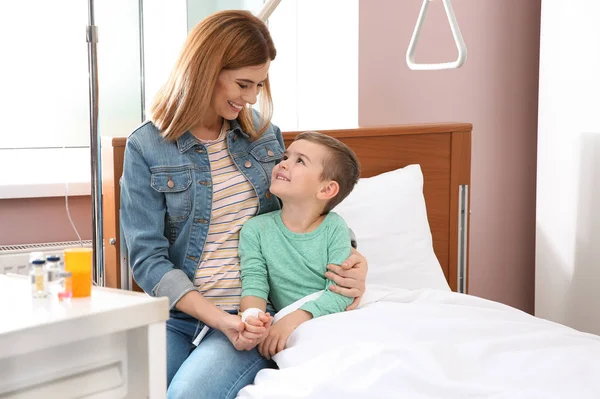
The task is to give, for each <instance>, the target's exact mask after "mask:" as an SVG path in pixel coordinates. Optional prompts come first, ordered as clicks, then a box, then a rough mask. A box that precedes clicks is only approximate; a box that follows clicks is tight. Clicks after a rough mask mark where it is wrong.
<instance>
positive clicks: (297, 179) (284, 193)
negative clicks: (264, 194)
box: [270, 140, 330, 202]
mask: <svg viewBox="0 0 600 399" xmlns="http://www.w3.org/2000/svg"><path fill="white" fill-rule="evenodd" d="M327 155H328V153H327V148H326V147H324V146H322V145H320V144H316V143H313V142H310V141H306V140H298V141H294V142H293V143H292V144H290V146H289V147H288V149H287V151H286V152H285V154H284V155H283V158H282V160H281V162H280V163H279V164H278V165H276V166H275V168H273V173H272V175H271V188H270V191H271V193H273V194H275V195H276V196H278V197H279V198H281V200H282V201H284V202H285V201H286V200H288V201H289V200H293V201H300V200H310V199H312V200H315V199H323V198H321V197H322V195H321V193H322V190H323V189H324V187H325V186H327V185H328V183H330V182H327V181H324V180H321V174H322V173H323V162H324V161H325V158H326V157H327Z"/></svg>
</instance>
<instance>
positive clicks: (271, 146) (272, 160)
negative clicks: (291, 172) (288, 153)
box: [250, 138, 284, 181]
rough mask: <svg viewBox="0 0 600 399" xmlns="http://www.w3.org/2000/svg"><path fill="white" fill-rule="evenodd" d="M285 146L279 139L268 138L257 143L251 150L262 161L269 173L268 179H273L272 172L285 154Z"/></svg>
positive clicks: (254, 156)
mask: <svg viewBox="0 0 600 399" xmlns="http://www.w3.org/2000/svg"><path fill="white" fill-rule="evenodd" d="M283 152H284V150H283V148H281V145H279V142H278V141H277V139H275V138H274V139H273V140H268V141H264V142H259V143H257V144H256V145H255V146H254V147H253V148H252V149H251V150H250V154H251V155H252V157H253V158H254V159H256V160H257V161H258V163H260V165H261V166H262V167H263V169H264V170H265V173H266V174H267V181H271V173H272V172H273V168H274V167H275V165H276V164H277V163H278V162H279V161H280V160H281V157H282V156H283Z"/></svg>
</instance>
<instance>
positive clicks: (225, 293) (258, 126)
mask: <svg viewBox="0 0 600 399" xmlns="http://www.w3.org/2000/svg"><path fill="white" fill-rule="evenodd" d="M275 54H276V52H275V47H274V45H273V42H272V40H271V37H270V35H269V32H268V30H267V28H266V26H265V24H264V23H263V22H262V21H260V20H259V19H258V18H256V17H254V16H252V15H251V14H250V13H248V12H243V11H224V12H220V13H216V14H214V15H212V16H210V17H208V18H206V19H205V20H203V21H202V22H201V23H200V24H198V25H197V26H196V27H195V28H194V29H193V30H192V32H190V34H189V37H188V39H187V41H186V43H185V46H184V48H183V50H182V53H181V55H180V57H179V59H178V61H177V63H176V65H175V67H174V69H173V71H172V73H171V75H170V77H169V79H168V81H167V82H166V84H165V85H164V86H163V87H162V88H161V90H160V91H159V93H158V94H157V96H156V98H155V101H154V103H153V105H152V109H151V118H150V121H148V122H146V123H144V124H143V125H142V126H141V127H139V128H138V129H137V130H136V131H134V132H133V133H132V134H131V136H130V137H129V139H128V141H127V146H126V150H125V160H124V167H123V177H122V180H121V185H122V189H121V193H122V194H121V212H122V214H121V222H122V228H123V231H124V235H125V240H126V243H127V248H128V250H129V256H130V262H131V267H132V269H133V276H134V278H135V281H136V282H137V283H138V285H139V286H140V287H141V288H142V289H143V290H144V291H145V292H147V293H148V294H150V295H154V296H167V297H168V298H169V303H170V307H171V314H170V319H169V320H168V322H167V381H168V384H169V390H168V396H169V397H173V398H175V397H181V398H187V397H190V398H191V397H193V398H200V397H206V398H211V399H216V398H233V397H235V396H236V394H237V392H238V391H239V390H240V389H241V388H243V387H244V386H245V385H247V384H250V383H252V381H253V380H254V376H255V375H256V373H257V372H258V371H259V370H260V369H262V368H266V367H274V364H273V363H271V362H270V361H267V360H266V359H264V358H262V357H261V356H260V354H259V353H258V351H257V350H256V349H252V350H249V351H246V350H237V349H243V348H245V347H249V346H251V345H248V344H249V343H251V342H252V340H253V339H254V338H255V337H256V336H258V335H259V334H260V333H261V332H262V331H263V328H264V327H263V324H262V322H261V320H256V319H254V320H253V321H252V322H249V323H248V324H247V325H246V324H244V323H242V322H241V319H240V317H239V315H238V309H239V302H240V294H241V281H240V275H239V270H240V269H239V258H238V253H237V244H238V237H239V230H240V228H241V226H242V225H243V224H244V222H245V221H246V220H248V219H249V218H250V217H252V216H255V215H257V214H262V213H265V212H269V211H273V210H276V209H279V202H278V200H277V199H276V198H275V197H274V196H273V195H271V193H269V191H268V188H269V185H270V176H271V171H272V169H273V167H274V166H275V164H276V163H277V162H278V160H279V158H280V156H281V155H282V154H283V152H284V143H283V138H282V135H281V131H280V130H279V128H277V127H275V126H273V125H272V124H270V119H271V108H272V104H271V94H270V90H269V79H268V70H269V65H270V62H271V61H272V60H273V59H275ZM259 94H261V95H262V97H261V100H262V101H261V105H262V106H263V108H264V109H263V110H262V111H263V112H262V113H261V114H259V113H258V112H254V111H252V109H251V108H250V107H249V106H248V105H250V106H251V105H252V104H255V103H256V101H257V96H258V95H259ZM332 271H333V272H335V274H334V273H328V278H330V279H332V280H333V281H335V282H336V283H337V284H338V285H339V286H340V287H335V288H334V289H335V290H337V291H338V292H339V293H341V294H343V295H345V296H347V297H355V298H356V299H355V301H354V302H353V304H352V305H351V306H350V308H349V309H352V308H355V307H356V306H357V305H358V301H359V300H360V297H361V296H362V294H363V293H364V291H365V277H366V273H367V265H366V261H365V259H364V258H363V257H362V256H361V255H360V254H358V253H357V252H354V253H353V254H352V255H351V256H350V258H348V260H347V261H346V265H345V268H344V269H342V268H339V267H334V268H333V269H332ZM329 274H332V275H331V276H330V275H329ZM263 321H264V320H263ZM205 326H207V327H209V329H208V333H207V334H206V335H204V336H202V337H199V336H198V335H199V334H200V333H201V332H204V331H205V330H206V329H204V327H205ZM203 330H204V331H203ZM200 338H201V339H202V340H201V341H200V343H199V344H198V346H197V347H196V346H195V345H194V343H197V342H198V340H199V339H200ZM236 348H237V349H236Z"/></svg>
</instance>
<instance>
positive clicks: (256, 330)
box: [240, 313, 273, 350]
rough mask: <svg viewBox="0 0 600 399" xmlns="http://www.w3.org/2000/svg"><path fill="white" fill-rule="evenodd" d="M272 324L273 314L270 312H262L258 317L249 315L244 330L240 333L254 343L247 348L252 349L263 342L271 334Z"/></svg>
mask: <svg viewBox="0 0 600 399" xmlns="http://www.w3.org/2000/svg"><path fill="white" fill-rule="evenodd" d="M272 324H273V316H271V315H270V314H268V313H261V314H260V315H259V316H258V317H254V316H249V317H248V318H247V319H246V322H245V328H244V331H242V332H241V333H240V335H241V336H242V337H243V338H245V339H246V340H249V341H250V342H251V343H252V346H251V347H248V348H246V349H245V350H250V349H252V348H254V347H255V346H256V345H258V344H260V343H261V342H263V341H264V340H265V338H267V336H268V335H269V331H270V329H271V325H272Z"/></svg>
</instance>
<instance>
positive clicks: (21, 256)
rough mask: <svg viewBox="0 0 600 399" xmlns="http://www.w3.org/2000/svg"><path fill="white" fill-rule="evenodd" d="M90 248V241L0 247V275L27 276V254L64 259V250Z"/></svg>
mask: <svg viewBox="0 0 600 399" xmlns="http://www.w3.org/2000/svg"><path fill="white" fill-rule="evenodd" d="M82 245H83V246H84V247H86V248H91V247H92V241H91V240H83V241H63V242H49V243H43V244H23V245H0V274H6V273H15V274H27V273H28V272H29V254H30V253H31V252H43V253H44V255H45V256H50V255H57V256H60V259H61V260H63V259H64V250H65V249H66V248H73V247H81V246H82Z"/></svg>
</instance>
